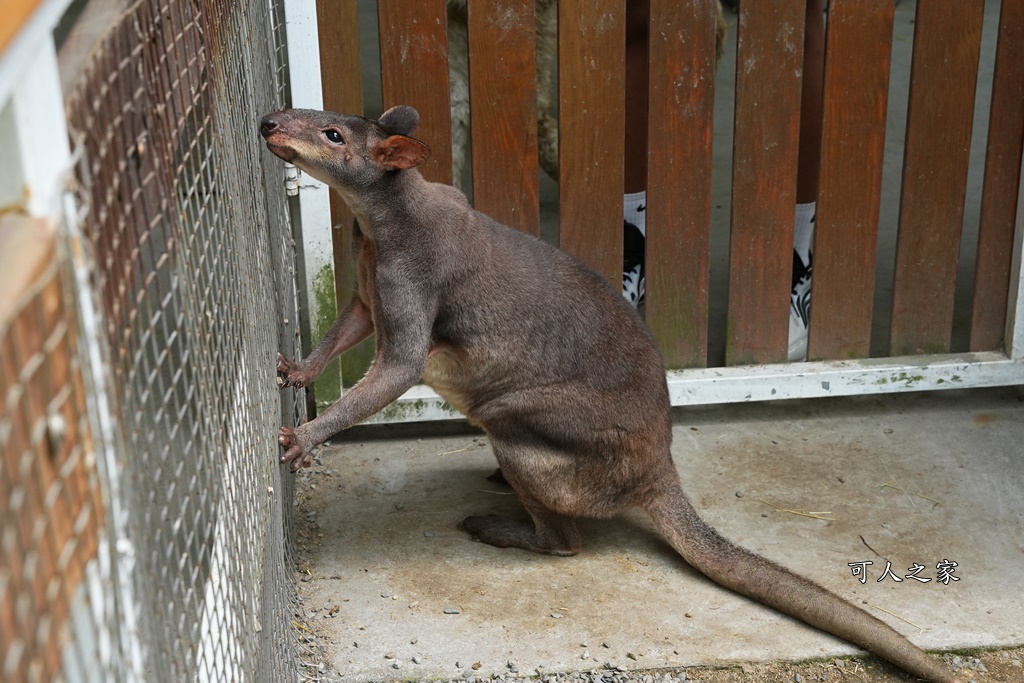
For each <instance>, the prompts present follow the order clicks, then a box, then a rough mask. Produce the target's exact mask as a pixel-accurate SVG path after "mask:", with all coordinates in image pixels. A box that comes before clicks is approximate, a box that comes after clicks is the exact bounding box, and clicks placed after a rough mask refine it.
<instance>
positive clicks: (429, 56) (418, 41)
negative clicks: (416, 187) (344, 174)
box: [377, 0, 452, 183]
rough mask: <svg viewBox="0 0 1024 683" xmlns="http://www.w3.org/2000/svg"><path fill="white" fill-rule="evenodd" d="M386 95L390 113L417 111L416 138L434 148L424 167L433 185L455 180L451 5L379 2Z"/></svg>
mask: <svg viewBox="0 0 1024 683" xmlns="http://www.w3.org/2000/svg"><path fill="white" fill-rule="evenodd" d="M377 15H378V21H379V27H380V68H381V91H382V93H383V98H384V109H385V110H386V109H388V108H389V107H392V106H394V105H397V104H407V105H410V106H412V107H415V108H416V109H417V110H418V111H419V113H420V126H419V128H418V129H417V131H416V133H414V137H416V138H417V139H419V140H422V141H423V142H425V143H426V144H427V146H428V147H430V158H429V159H428V160H427V161H426V162H425V163H424V164H423V165H422V166H420V167H419V168H420V170H421V171H422V172H423V176H424V177H425V178H426V179H427V180H432V181H435V182H442V183H450V182H451V179H452V142H451V110H450V108H449V105H448V20H447V10H446V7H445V0H420V1H419V2H407V1H406V0H378V2H377Z"/></svg>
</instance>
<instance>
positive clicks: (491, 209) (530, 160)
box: [468, 0, 540, 235]
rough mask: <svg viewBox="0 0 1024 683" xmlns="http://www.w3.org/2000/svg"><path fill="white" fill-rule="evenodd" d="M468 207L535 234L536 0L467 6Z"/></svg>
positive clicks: (503, 0)
mask: <svg viewBox="0 0 1024 683" xmlns="http://www.w3.org/2000/svg"><path fill="white" fill-rule="evenodd" d="M468 9H469V70H470V79H469V87H470V90H469V101H470V110H471V112H472V129H471V136H472V148H473V204H474V205H475V207H476V208H477V209H479V210H480V211H483V212H484V213H486V214H488V215H490V216H492V217H494V218H495V219H497V220H499V221H501V222H502V223H506V224H507V225H511V226H514V227H516V228H519V229H520V230H523V231H524V232H528V233H530V234H533V235H537V234H540V189H539V183H540V181H539V175H538V170H537V42H536V33H537V26H536V17H535V14H534V1H533V0H493V1H492V2H486V3H478V2H471V3H469V7H468Z"/></svg>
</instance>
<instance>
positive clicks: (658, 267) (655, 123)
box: [646, 0, 717, 368]
mask: <svg viewBox="0 0 1024 683" xmlns="http://www.w3.org/2000/svg"><path fill="white" fill-rule="evenodd" d="M716 16H717V8H716V0H696V2H694V3H693V4H692V5H690V4H685V3H678V2H673V1H671V0H651V24H650V27H651V30H650V41H649V44H650V86H649V87H650V97H649V104H648V141H649V142H648V156H647V209H646V222H647V242H646V248H647V261H646V273H647V305H646V317H647V324H648V325H649V326H650V328H651V331H652V332H653V333H654V338H655V340H656V341H657V343H658V347H659V348H660V349H661V352H662V355H663V356H664V358H665V362H666V363H667V364H668V366H669V367H674V368H682V367H704V366H705V365H707V338H708V260H709V259H708V250H709V242H710V230H711V139H712V135H711V134H712V121H713V118H714V94H715V92H714V83H715V28H716Z"/></svg>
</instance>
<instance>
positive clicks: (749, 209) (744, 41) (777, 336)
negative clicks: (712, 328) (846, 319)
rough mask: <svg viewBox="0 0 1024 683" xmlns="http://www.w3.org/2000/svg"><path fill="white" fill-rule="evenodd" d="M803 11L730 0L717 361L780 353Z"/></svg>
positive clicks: (784, 4) (794, 4) (785, 331)
mask: <svg viewBox="0 0 1024 683" xmlns="http://www.w3.org/2000/svg"><path fill="white" fill-rule="evenodd" d="M804 16H805V6H804V0H779V1H778V2H744V3H741V4H740V13H739V29H738V35H737V55H736V121H735V135H734V151H733V190H732V232H731V234H730V248H729V303H728V310H727V315H728V332H727V335H728V337H727V339H726V364H727V365H738V364H747V363H770V362H777V361H784V360H786V357H787V355H788V354H787V349H788V338H789V292H790V288H791V286H792V265H793V212H794V206H795V204H796V170H797V151H798V148H799V123H800V94H801V72H802V69H803V40H804V39H803V27H804Z"/></svg>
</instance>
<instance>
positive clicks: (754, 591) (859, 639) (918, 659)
mask: <svg viewBox="0 0 1024 683" xmlns="http://www.w3.org/2000/svg"><path fill="white" fill-rule="evenodd" d="M647 512H648V514H650V515H651V517H652V518H653V519H654V522H655V524H657V526H658V528H659V529H660V530H661V532H662V533H663V534H664V535H665V537H666V538H667V539H668V542H669V544H671V545H672V547H673V548H675V549H676V551H677V552H678V553H679V554H680V555H682V556H683V559H684V560H686V561H687V562H688V563H690V564H691V565H692V566H693V567H694V568H696V569H697V570H699V571H700V572H701V573H703V574H705V575H706V576H708V577H709V578H710V579H712V580H713V581H715V582H716V583H718V584H721V585H723V586H725V587H726V588H731V589H732V590H734V591H736V592H737V593H741V594H743V595H746V596H747V597H749V598H753V599H754V600H756V601H758V602H760V603H763V604H765V605H768V606H769V607H774V608H775V609H777V610H779V611H780V612H783V613H785V614H788V615H790V616H792V617H796V618H797V619H800V620H801V621H804V622H806V623H808V624H810V625H811V626H815V627H817V628H820V629H821V630H822V631H827V632H829V633H831V634H833V635H836V636H839V637H840V638H844V639H846V640H848V641H850V642H852V643H854V644H855V645H859V646H860V647H863V648H864V649H866V650H870V651H871V652H873V653H875V654H876V655H878V656H879V657H883V658H884V659H887V660H889V661H890V662H892V663H893V664H895V665H897V666H899V667H901V668H903V669H905V670H907V671H908V672H910V673H912V674H913V675H915V676H918V677H921V678H925V679H928V680H930V681H934V682H935V683H958V681H957V679H956V678H955V677H954V676H953V675H952V673H951V672H950V671H949V670H948V669H946V667H945V666H944V665H943V664H942V663H941V662H940V661H939V660H938V659H936V658H934V657H932V656H931V655H929V654H927V653H925V652H924V651H923V650H921V649H920V648H918V647H916V646H915V645H914V644H912V643H911V642H910V641H909V640H907V639H906V638H905V637H903V636H902V635H901V634H899V633H897V632H896V631H895V630H893V629H892V628H891V627H890V626H889V625H888V624H886V623H885V622H883V621H881V620H880V619H877V618H875V617H873V616H871V615H870V614H868V613H867V612H865V611H864V610H862V609H860V608H859V607H855V606H854V605H853V604H851V603H849V602H847V601H846V600H844V599H842V598H840V597H839V596H837V595H835V594H833V593H831V592H829V591H828V590H826V589H825V588H822V587H821V586H819V585H818V584H816V583H814V582H813V581H810V580H808V579H805V578H803V577H801V576H797V575H796V574H793V573H792V572H790V571H789V570H787V569H784V568H783V567H780V566H779V565H777V564H775V563H774V562H771V561H769V560H766V559H764V558H763V557H759V556H758V555H755V554H753V553H751V552H749V551H747V550H744V549H743V548H740V547H739V546H737V545H735V544H733V543H731V542H730V541H728V540H726V539H725V538H723V537H722V536H721V535H719V534H718V532H716V531H715V530H714V529H713V528H711V527H710V526H708V525H707V524H706V523H705V522H704V520H702V519H701V518H700V516H699V515H698V514H697V512H696V510H694V509H693V506H692V505H691V504H690V501H689V500H688V499H687V497H686V494H685V493H683V490H682V489H681V488H680V487H679V486H674V487H672V489H671V490H667V491H665V492H664V493H663V494H662V495H660V496H657V497H655V498H654V500H653V501H652V503H651V504H650V505H648V506H647Z"/></svg>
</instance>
